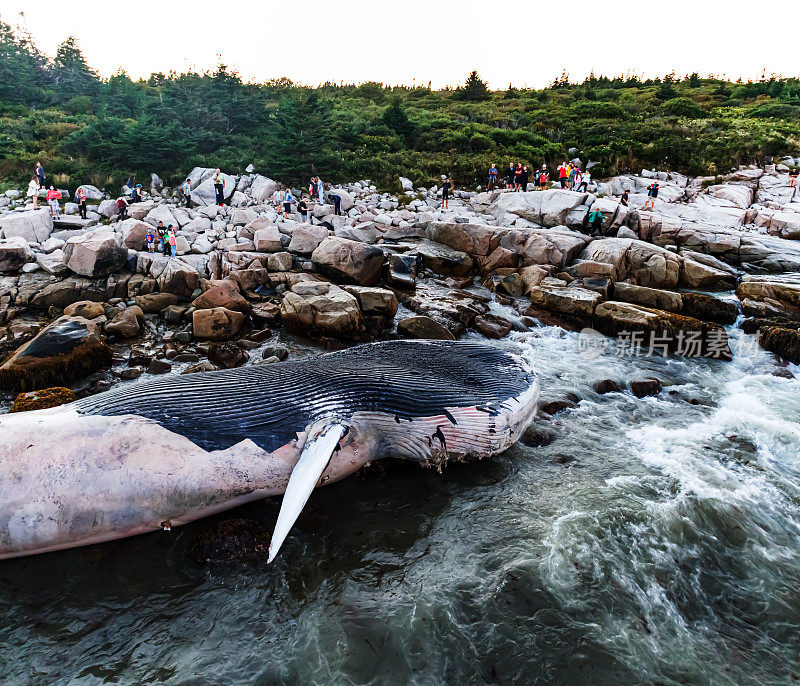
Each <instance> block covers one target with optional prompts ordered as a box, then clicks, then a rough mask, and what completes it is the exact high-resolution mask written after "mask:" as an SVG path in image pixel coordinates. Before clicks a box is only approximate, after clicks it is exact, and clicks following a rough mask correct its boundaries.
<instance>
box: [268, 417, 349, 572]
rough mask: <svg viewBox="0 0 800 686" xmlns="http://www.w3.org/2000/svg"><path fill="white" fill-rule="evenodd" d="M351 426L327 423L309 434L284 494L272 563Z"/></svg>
mask: <svg viewBox="0 0 800 686" xmlns="http://www.w3.org/2000/svg"><path fill="white" fill-rule="evenodd" d="M346 429H347V427H346V426H345V425H344V424H341V423H326V424H323V425H322V426H321V427H319V428H318V429H315V430H312V431H310V432H309V435H308V439H307V441H306V444H305V446H304V447H303V452H302V454H301V455H300V459H299V460H298V461H297V464H296V465H295V466H294V469H293V470H292V475H291V477H289V483H288V484H287V486H286V492H285V493H284V495H283V502H282V503H281V510H280V512H279V513H278V521H277V522H276V523H275V531H274V532H273V533H272V540H271V541H270V544H269V562H272V561H273V560H274V559H275V556H276V555H277V554H278V551H279V550H280V549H281V545H282V544H283V541H284V540H285V538H286V536H287V535H288V534H289V530H290V529H291V528H292V526H293V525H294V523H295V521H296V520H297V518H298V517H299V516H300V512H302V510H303V507H305V504H306V503H307V502H308V499H309V497H310V496H311V491H313V490H314V487H315V486H316V485H317V482H318V481H319V479H320V477H321V476H322V473H323V472H324V471H325V469H326V468H327V466H328V463H329V462H330V461H331V456H332V455H333V452H334V451H335V450H336V448H337V446H338V445H339V441H340V440H341V438H342V436H344V434H345V431H346Z"/></svg>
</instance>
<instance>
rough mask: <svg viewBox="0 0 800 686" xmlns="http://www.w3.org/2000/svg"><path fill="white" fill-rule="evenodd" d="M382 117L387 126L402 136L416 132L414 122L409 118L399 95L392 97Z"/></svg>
mask: <svg viewBox="0 0 800 686" xmlns="http://www.w3.org/2000/svg"><path fill="white" fill-rule="evenodd" d="M381 119H382V120H383V123H384V124H386V126H388V127H389V128H390V129H392V131H395V132H397V133H399V134H400V135H401V136H408V135H411V134H412V133H413V132H414V124H413V123H412V122H411V121H410V120H409V118H408V115H407V114H406V111H405V109H403V101H402V100H401V99H400V97H399V96H395V97H393V98H392V100H391V102H390V103H389V107H387V108H386V109H385V110H384V111H383V114H382V115H381Z"/></svg>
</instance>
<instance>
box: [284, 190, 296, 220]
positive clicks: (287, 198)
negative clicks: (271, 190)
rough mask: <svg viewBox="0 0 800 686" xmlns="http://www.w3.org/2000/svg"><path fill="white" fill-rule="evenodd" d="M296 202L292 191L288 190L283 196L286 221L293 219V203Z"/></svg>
mask: <svg viewBox="0 0 800 686" xmlns="http://www.w3.org/2000/svg"><path fill="white" fill-rule="evenodd" d="M293 202H294V196H293V195H292V191H291V190H290V189H288V188H287V189H286V192H285V193H284V194H283V218H284V219H291V218H292V203H293Z"/></svg>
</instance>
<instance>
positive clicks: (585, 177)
mask: <svg viewBox="0 0 800 686" xmlns="http://www.w3.org/2000/svg"><path fill="white" fill-rule="evenodd" d="M591 180H592V175H591V174H590V173H589V172H588V171H587V172H586V173H585V174H581V175H580V179H579V180H578V190H579V191H581V190H583V191H585V190H588V189H589V182H590V181H591Z"/></svg>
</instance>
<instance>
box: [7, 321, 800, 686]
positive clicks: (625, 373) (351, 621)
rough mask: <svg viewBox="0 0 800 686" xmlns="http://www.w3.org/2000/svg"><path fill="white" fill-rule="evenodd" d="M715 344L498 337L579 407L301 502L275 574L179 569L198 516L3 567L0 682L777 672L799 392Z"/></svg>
mask: <svg viewBox="0 0 800 686" xmlns="http://www.w3.org/2000/svg"><path fill="white" fill-rule="evenodd" d="M495 307H497V306H495ZM504 313H505V314H509V313H510V311H508V310H505V311H504ZM731 335H732V337H733V340H734V342H735V345H734V348H735V351H736V357H735V359H734V361H733V362H730V363H725V362H719V361H713V360H702V359H683V358H676V357H671V358H662V357H646V358H645V357H643V358H623V357H620V356H618V355H617V354H615V352H614V351H612V350H610V349H609V350H606V351H604V352H595V353H593V354H591V353H587V352H586V351H585V350H582V349H581V346H580V345H579V336H578V334H573V333H567V332H564V331H562V330H560V329H557V328H550V327H544V328H540V329H537V330H535V331H534V332H529V333H516V334H512V336H511V337H510V338H509V339H506V340H504V341H500V342H493V343H492V344H494V345H500V346H503V347H507V348H509V349H513V350H516V351H517V352H519V353H520V354H523V355H525V356H526V357H528V358H529V359H530V361H531V362H532V364H533V365H534V367H535V369H536V370H537V372H538V374H539V376H540V379H541V383H542V392H543V400H545V401H546V400H551V399H560V398H563V397H564V396H565V395H566V394H567V393H575V394H576V395H578V396H579V397H580V399H581V400H580V403H579V404H578V405H577V407H575V408H573V409H568V410H565V411H564V412H561V413H559V414H557V415H555V416H554V417H553V418H552V419H545V418H538V419H537V420H536V421H535V422H534V424H533V425H532V428H531V430H530V433H529V436H528V437H527V438H526V441H525V442H521V443H519V444H517V445H516V446H515V447H513V448H512V449H511V450H509V451H508V452H506V453H505V454H503V455H501V456H499V457H497V458H495V459H492V460H489V461H485V462H482V463H478V464H468V465H451V466H449V467H448V468H447V469H445V470H444V472H443V473H442V474H439V473H437V472H436V471H433V470H426V469H421V468H419V467H417V466H414V465H408V466H393V467H392V468H387V469H385V470H381V469H372V470H370V471H368V472H367V473H364V474H361V475H357V476H354V477H351V478H350V479H347V480H345V481H343V482H340V483H338V484H333V485H331V486H328V487H325V488H320V489H318V490H317V491H315V492H314V494H313V495H312V497H311V500H310V501H309V503H308V505H307V506H306V509H305V511H304V512H303V514H302V515H301V517H300V519H299V520H298V523H297V525H296V526H295V528H294V529H293V531H292V533H291V534H290V536H289V538H288V539H287V541H286V543H285V544H284V547H283V549H282V551H281V553H280V555H279V557H278V558H277V560H276V561H275V563H273V564H272V565H267V564H266V559H264V560H255V561H239V562H230V563H214V564H199V563H197V562H196V561H194V560H193V559H192V558H191V557H190V556H188V555H187V552H186V548H187V545H188V543H189V542H190V541H191V540H192V538H193V536H195V535H196V534H197V532H198V531H200V530H202V529H204V528H206V527H208V526H209V524H210V523H209V522H208V521H206V522H199V523H195V524H193V525H189V526H186V527H182V528H180V529H176V530H173V531H172V532H169V533H166V532H158V533H154V534H150V535H146V536H140V537H136V538H132V539H127V540H123V541H117V542H113V543H108V544H103V545H99V546H93V547H90V548H84V549H78V550H70V551H64V552H60V553H53V554H48V555H44V556H38V557H30V558H25V559H20V560H11V561H5V562H2V563H0V645H2V646H3V650H2V656H1V657H0V681H2V682H3V683H4V684H17V683H19V684H27V683H43V684H96V683H137V684H138V683H167V684H195V683H214V684H238V683H258V684H271V683H303V684H308V683H319V684H329V683H336V684H364V683H369V684H400V683H412V684H426V685H427V684H463V683H499V684H510V683H530V682H535V681H539V682H541V683H548V684H554V683H578V684H612V683H613V684H628V683H630V684H643V683H646V684H650V683H659V684H787V683H793V682H795V681H797V680H798V679H800V593H799V592H798V591H799V590H800V381H798V380H797V379H796V378H784V377H782V376H778V375H776V371H778V370H779V368H778V366H777V365H776V363H775V360H774V358H773V357H772V356H771V355H770V354H769V353H766V352H764V351H762V350H760V349H758V348H757V346H753V345H750V344H749V343H750V341H748V337H746V336H744V335H743V334H741V333H740V332H738V330H736V329H731ZM476 338H477V336H476ZM784 373H785V370H784ZM648 376H655V377H658V378H659V379H661V380H662V382H663V383H664V386H665V388H664V391H663V392H662V393H661V394H660V395H659V396H658V397H650V398H643V399H637V398H636V397H634V396H633V395H632V394H631V393H630V392H623V393H610V394H606V395H598V394H597V393H595V392H594V391H593V390H592V384H593V382H594V381H596V380H600V379H614V380H616V381H619V382H621V383H623V385H624V384H625V383H627V382H628V381H630V380H631V379H639V378H644V377H648ZM526 443H527V445H526ZM279 505H280V501H279V499H274V500H269V501H264V502H260V503H255V504H251V505H249V506H246V507H244V508H240V509H239V510H236V511H235V512H233V513H227V514H225V515H222V516H219V517H217V518H215V519H214V520H212V522H213V521H219V520H221V519H224V518H226V517H231V516H246V517H250V518H253V519H256V520H260V521H263V522H265V523H266V524H268V525H270V526H271V525H272V523H273V522H274V519H275V517H276V515H277V511H278V508H279Z"/></svg>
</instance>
